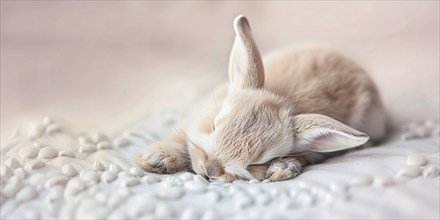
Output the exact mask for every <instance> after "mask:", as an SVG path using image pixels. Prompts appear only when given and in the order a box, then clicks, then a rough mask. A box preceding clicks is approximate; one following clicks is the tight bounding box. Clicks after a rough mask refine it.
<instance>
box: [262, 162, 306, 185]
mask: <svg viewBox="0 0 440 220" xmlns="http://www.w3.org/2000/svg"><path fill="white" fill-rule="evenodd" d="M301 171H302V165H301V164H300V163H296V162H282V161H278V162H274V163H272V164H271V165H270V167H269V169H268V170H267V172H266V179H268V180H270V181H271V182H276V181H283V180H288V179H292V178H294V177H296V176H298V175H299V174H300V173H301Z"/></svg>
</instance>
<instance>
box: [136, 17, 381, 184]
mask: <svg viewBox="0 0 440 220" xmlns="http://www.w3.org/2000/svg"><path fill="white" fill-rule="evenodd" d="M233 26H234V30H235V33H236V37H235V41H234V45H233V48H232V51H231V55H230V61H229V84H228V85H225V86H220V88H219V89H218V90H217V91H216V93H215V94H214V96H213V98H212V101H211V102H208V104H207V105H206V106H204V107H205V109H204V111H203V112H201V110H199V109H198V111H199V114H201V115H202V117H200V118H199V119H198V120H194V121H192V123H191V125H190V126H188V127H187V128H186V129H185V130H176V131H175V132H173V133H171V134H170V135H169V136H167V137H166V138H165V139H163V140H161V141H158V142H155V143H153V144H151V146H149V148H150V149H149V151H150V152H149V153H144V154H142V155H138V156H136V157H135V162H136V163H137V164H138V165H139V166H140V167H142V168H143V169H144V170H146V171H148V172H154V173H162V174H163V173H175V172H179V171H183V170H193V171H194V172H196V173H197V174H199V175H202V176H204V177H205V178H207V179H209V180H211V181H221V182H231V181H234V180H239V179H242V180H249V179H252V178H255V179H258V180H263V179H269V180H270V181H281V180H287V179H290V178H294V177H295V176H297V175H298V174H300V173H301V171H302V169H303V166H305V165H306V163H309V162H310V161H309V160H310V158H312V157H310V155H314V156H316V155H318V156H319V155H323V154H324V153H327V152H334V151H340V150H344V149H349V148H353V147H356V146H360V145H362V144H364V143H366V142H367V141H368V140H369V138H371V140H373V141H374V140H380V139H382V138H383V137H384V135H385V133H386V129H385V128H386V123H385V121H386V116H385V111H384V108H383V104H382V102H381V98H380V95H379V93H378V89H377V87H376V85H375V84H374V82H373V81H372V79H371V78H370V77H369V76H368V74H367V73H366V72H365V71H364V70H363V69H362V68H361V67H360V66H358V65H357V64H356V63H354V62H353V61H351V60H350V59H347V58H345V57H343V56H342V55H340V54H338V53H335V52H333V51H330V50H325V49H320V48H313V49H303V50H298V51H292V50H287V51H283V52H278V53H275V54H274V55H271V56H270V57H267V59H265V61H264V63H263V61H262V58H261V56H260V53H259V51H258V48H257V46H256V44H255V41H254V39H253V36H252V33H251V29H250V25H249V22H248V20H247V19H246V18H245V17H244V16H242V15H240V16H238V17H237V18H235V20H234V23H233ZM200 109H202V108H200ZM314 152H315V153H314ZM306 155H309V157H307V156H306Z"/></svg>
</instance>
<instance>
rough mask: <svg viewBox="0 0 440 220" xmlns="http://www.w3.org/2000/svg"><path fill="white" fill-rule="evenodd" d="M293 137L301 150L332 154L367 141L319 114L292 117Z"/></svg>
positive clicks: (357, 133)
mask: <svg viewBox="0 0 440 220" xmlns="http://www.w3.org/2000/svg"><path fill="white" fill-rule="evenodd" d="M293 123H294V132H295V133H294V137H295V139H296V142H297V143H298V144H299V146H301V148H302V149H303V150H310V151H315V152H332V151H338V150H344V149H348V148H352V147H356V146H359V145H362V144H364V143H365V142H367V141H368V139H369V137H368V135H366V134H364V133H362V132H360V131H357V130H355V129H353V128H351V127H349V126H347V125H345V124H343V123H341V122H339V121H337V120H335V119H333V118H330V117H327V116H324V115H320V114H299V115H296V116H294V118H293Z"/></svg>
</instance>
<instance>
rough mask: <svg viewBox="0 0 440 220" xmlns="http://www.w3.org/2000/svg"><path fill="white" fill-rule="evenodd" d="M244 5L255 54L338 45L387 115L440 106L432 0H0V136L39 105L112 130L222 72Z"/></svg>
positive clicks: (80, 123)
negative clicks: (373, 86)
mask: <svg viewBox="0 0 440 220" xmlns="http://www.w3.org/2000/svg"><path fill="white" fill-rule="evenodd" d="M238 14H244V15H246V16H247V17H248V19H249V20H250V22H251V26H252V30H253V33H254V37H255V39H256V41H257V44H258V45H259V47H260V50H261V52H262V54H263V55H264V54H267V53H269V52H271V51H274V50H276V49H281V48H285V47H291V46H301V45H303V44H322V45H327V46H331V47H333V48H336V49H338V50H340V51H341V52H343V53H345V54H348V55H349V56H351V57H353V58H354V59H355V60H357V61H358V62H359V63H360V64H361V65H362V66H364V67H365V69H367V70H368V71H369V72H370V73H371V75H372V76H373V78H374V79H375V80H376V82H377V84H378V86H379V88H380V90H381V92H382V96H383V99H384V102H385V105H386V107H387V108H388V110H389V112H390V116H391V119H392V121H393V124H394V126H396V127H399V126H400V125H402V124H404V123H406V122H410V121H414V120H420V119H426V118H433V119H437V120H438V118H439V92H440V91H439V90H440V89H439V60H440V57H439V20H440V19H439V2H438V1H383V2H381V1H363V2H360V1H342V2H336V1H329V2H324V1H323V2H320V1H310V2H306V1H304V2H303V1H292V2H285V1H282V2H260V1H258V2H230V1H213V2H198V1H194V2H193V1H188V2H177V1H176V2H172V1H166V2H159V1H1V137H2V138H1V143H2V144H5V143H7V142H8V140H9V139H10V137H11V136H12V134H13V132H14V131H15V130H16V129H17V128H18V127H20V126H21V125H22V124H23V123H25V122H28V121H29V120H40V118H41V117H43V116H45V115H49V116H51V117H53V118H55V119H58V120H63V121H66V122H68V123H69V126H71V127H72V128H73V129H75V130H78V131H81V130H85V131H90V130H93V131H101V132H106V133H109V134H112V133H114V132H118V131H120V130H121V129H122V128H125V127H128V126H130V125H131V124H133V123H135V122H136V121H137V120H139V119H141V118H143V117H146V114H147V112H149V111H151V110H152V109H155V108H158V107H164V106H165V107H166V106H173V107H181V108H186V107H188V106H182V105H181V104H179V103H180V101H181V100H182V99H183V98H182V97H186V96H190V95H203V94H198V92H199V93H200V91H203V89H207V88H212V87H214V86H215V85H218V84H220V83H222V82H224V81H226V75H227V61H228V58H229V51H230V48H231V46H232V42H233V38H234V33H233V29H232V21H233V19H234V17H235V16H236V15H238Z"/></svg>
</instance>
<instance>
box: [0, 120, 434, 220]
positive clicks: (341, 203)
mask: <svg viewBox="0 0 440 220" xmlns="http://www.w3.org/2000/svg"><path fill="white" fill-rule="evenodd" d="M152 118H154V117H152ZM153 121H154V120H150V121H149V122H145V124H143V125H141V126H138V128H135V129H132V130H129V131H125V132H123V133H122V134H121V135H119V136H117V137H113V138H110V137H107V136H105V135H104V134H99V133H94V134H74V133H73V132H70V131H69V130H68V128H67V127H64V126H61V125H59V124H57V123H55V122H53V121H52V120H51V119H49V118H45V119H43V121H42V122H41V123H33V124H30V125H29V126H28V127H27V128H24V129H21V130H20V132H19V133H18V135H17V137H15V138H14V139H13V141H12V142H11V143H10V144H9V145H6V146H3V148H2V154H1V159H2V160H1V183H2V191H1V218H2V219H9V218H11V219H41V218H43V219H47V218H63V219H102V218H109V219H127V218H130V219H133V218H153V219H157V218H160V219H163V218H185V219H197V218H202V219H219V218H220V219H221V218H231V217H235V218H239V219H244V218H251V219H260V218H262V219H278V218H362V219H365V218H388V219H390V218H393V219H394V218H415V219H422V218H427V219H434V218H436V219H438V218H439V217H440V216H439V208H438V207H439V206H440V198H439V190H440V183H439V180H440V178H439V159H440V157H439V139H438V134H436V133H432V132H438V125H435V124H434V125H433V124H432V123H431V124H430V123H428V124H426V123H425V124H424V127H423V126H420V125H419V126H412V127H410V129H409V132H407V133H406V135H405V136H403V137H406V138H408V137H414V136H431V137H430V138H429V137H427V138H423V139H418V140H409V141H408V140H404V141H396V142H393V143H390V144H386V145H383V146H378V147H372V148H365V149H360V150H357V151H353V152H350V153H347V154H345V155H342V156H338V157H335V158H332V159H330V160H327V161H326V162H324V163H321V164H317V165H313V166H309V167H308V168H306V169H305V171H304V173H303V174H301V175H300V176H298V177H297V178H295V179H293V180H289V181H283V182H275V183H264V182H263V183H259V182H258V181H256V180H251V181H249V182H234V183H226V184H220V183H208V182H206V180H204V179H203V178H201V177H200V176H196V175H193V174H191V173H178V174H175V175H156V174H150V173H145V172H143V171H141V170H139V169H138V168H136V167H135V166H133V164H132V163H131V161H130V157H131V155H133V153H134V152H137V151H139V150H140V149H141V148H142V147H143V146H146V145H147V144H148V142H151V141H153V140H154V139H156V138H159V137H160V136H162V135H164V134H165V133H166V131H167V130H169V129H170V127H171V124H172V123H171V122H170V121H165V122H164V123H157V122H153ZM149 126H150V127H154V128H155V129H154V130H151V129H149V128H148V127H149ZM429 132H431V133H429ZM432 136H434V137H432Z"/></svg>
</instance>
